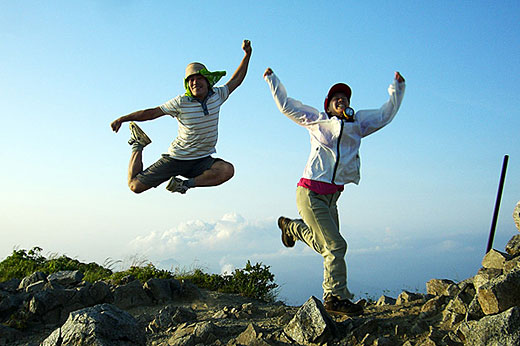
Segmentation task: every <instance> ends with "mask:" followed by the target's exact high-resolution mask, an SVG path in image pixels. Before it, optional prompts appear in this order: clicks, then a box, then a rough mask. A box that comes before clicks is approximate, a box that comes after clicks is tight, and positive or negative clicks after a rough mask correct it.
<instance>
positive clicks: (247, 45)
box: [226, 40, 253, 94]
mask: <svg viewBox="0 0 520 346" xmlns="http://www.w3.org/2000/svg"><path fill="white" fill-rule="evenodd" d="M242 49H243V50H244V52H245V55H244V58H242V61H241V62H240V65H238V68H237V70H236V71H235V73H233V76H232V77H231V79H230V80H229V81H228V82H227V83H226V85H227V87H228V89H229V93H230V94H231V93H232V92H233V91H234V90H235V89H236V88H238V86H239V85H240V84H242V82H243V81H244V78H245V77H246V74H247V67H248V66H249V59H251V52H252V51H253V49H252V48H251V42H250V41H249V40H244V42H242Z"/></svg>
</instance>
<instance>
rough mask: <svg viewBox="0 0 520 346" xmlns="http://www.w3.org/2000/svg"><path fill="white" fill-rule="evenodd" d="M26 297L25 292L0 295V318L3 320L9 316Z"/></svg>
mask: <svg viewBox="0 0 520 346" xmlns="http://www.w3.org/2000/svg"><path fill="white" fill-rule="evenodd" d="M26 298H27V294H25V293H23V294H5V295H3V294H2V295H0V319H2V320H3V319H5V318H8V317H9V316H11V314H13V313H14V312H15V311H16V310H18V309H19V308H20V307H21V306H22V304H23V302H24V300H25V299H26Z"/></svg>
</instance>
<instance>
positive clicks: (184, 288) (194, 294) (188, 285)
mask: <svg viewBox="0 0 520 346" xmlns="http://www.w3.org/2000/svg"><path fill="white" fill-rule="evenodd" d="M176 281H177V280H176ZM180 292H181V296H182V298H184V299H188V300H197V299H201V298H202V293H201V292H200V290H199V288H198V287H197V286H196V285H195V284H193V283H192V282H191V281H189V280H182V283H181V288H180Z"/></svg>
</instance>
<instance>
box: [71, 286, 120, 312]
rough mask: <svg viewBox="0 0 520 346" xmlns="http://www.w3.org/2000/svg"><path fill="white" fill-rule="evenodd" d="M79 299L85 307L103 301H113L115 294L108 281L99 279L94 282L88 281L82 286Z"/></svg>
mask: <svg viewBox="0 0 520 346" xmlns="http://www.w3.org/2000/svg"><path fill="white" fill-rule="evenodd" d="M79 301H80V302H81V304H82V305H83V306H84V307H88V306H93V305H97V304H102V303H112V302H113V301H114V296H113V295H112V291H111V290H110V286H109V285H108V284H107V283H106V282H103V281H97V282H95V283H93V284H90V283H87V284H86V285H85V286H83V287H81V288H80V290H79Z"/></svg>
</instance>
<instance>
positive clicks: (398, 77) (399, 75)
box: [395, 71, 404, 83]
mask: <svg viewBox="0 0 520 346" xmlns="http://www.w3.org/2000/svg"><path fill="white" fill-rule="evenodd" d="M395 79H396V80H397V81H398V82H399V83H403V82H404V77H403V76H401V74H400V73H399V72H397V71H395Z"/></svg>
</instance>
